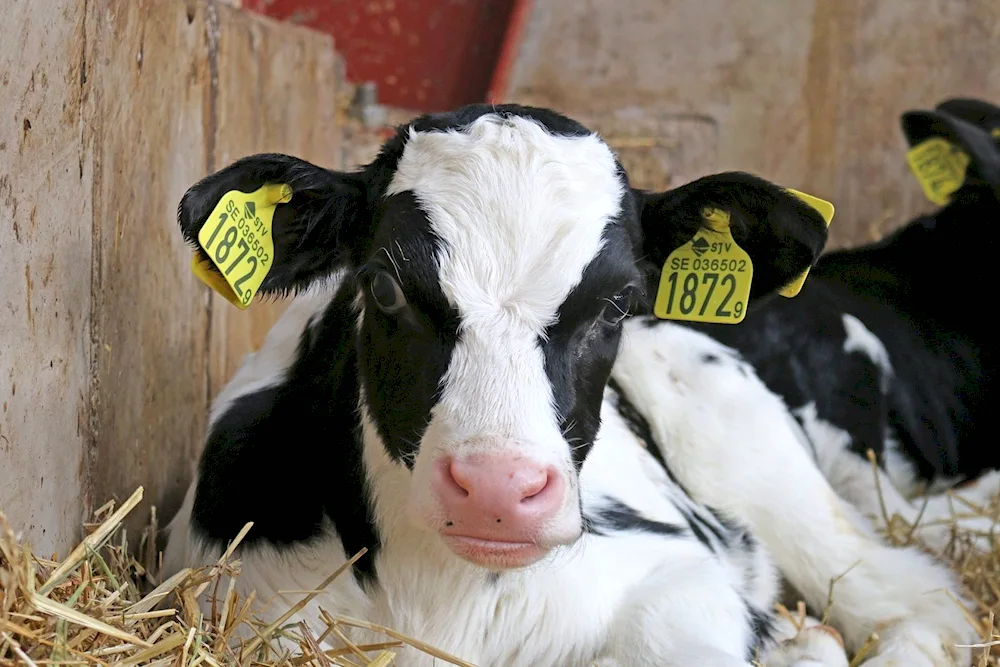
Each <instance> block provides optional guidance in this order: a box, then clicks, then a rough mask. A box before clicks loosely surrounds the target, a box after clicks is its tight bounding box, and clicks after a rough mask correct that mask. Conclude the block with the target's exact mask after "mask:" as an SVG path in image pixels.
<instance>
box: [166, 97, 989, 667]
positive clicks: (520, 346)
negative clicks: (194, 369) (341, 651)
mask: <svg viewBox="0 0 1000 667" xmlns="http://www.w3.org/2000/svg"><path fill="white" fill-rule="evenodd" d="M269 183H270V184H280V183H284V184H287V185H289V186H290V188H291V193H292V194H291V198H290V201H287V202H286V203H283V204H278V205H277V208H276V210H275V212H274V220H273V227H272V230H271V235H272V237H273V266H272V267H271V269H270V272H269V273H268V274H267V275H266V277H265V278H264V280H263V282H262V283H261V291H262V292H264V293H281V292H286V291H290V290H297V289H304V292H303V293H302V294H300V295H299V296H298V297H297V298H296V300H295V301H294V302H293V303H292V305H291V306H290V307H289V309H288V310H287V311H286V313H285V314H284V315H283V317H282V318H281V319H280V320H279V321H278V322H277V323H276V325H275V326H274V328H273V330H272V331H271V332H270V334H269V336H268V338H267V340H266V341H265V343H264V345H263V347H262V349H261V350H259V351H258V352H257V353H255V354H254V355H251V356H250V357H249V358H248V359H247V360H246V362H245V363H244V365H243V367H242V368H241V369H240V370H239V372H238V373H237V374H236V376H235V377H234V378H233V380H232V381H231V382H230V384H229V385H228V386H227V387H226V388H225V389H224V390H223V392H222V393H221V394H220V396H219V397H218V398H217V399H216V401H215V403H214V405H213V409H212V414H211V419H210V426H209V433H208V437H207V442H206V446H205V451H204V453H203V455H202V458H201V461H200V464H199V467H198V474H197V477H196V479H195V481H194V482H193V483H192V485H191V487H190V490H189V492H188V494H187V496H186V499H185V502H184V504H183V506H182V508H181V511H180V512H179V514H178V515H177V517H176V518H175V519H174V520H173V521H172V522H171V524H170V526H169V541H168V545H167V549H166V554H165V566H166V572H167V573H171V572H174V571H176V570H177V569H178V568H180V567H183V566H197V565H202V564H206V563H209V562H212V561H214V559H216V558H217V557H218V556H219V554H220V553H221V551H222V550H223V549H224V548H225V546H226V543H227V542H228V541H229V540H231V539H233V538H234V537H235V536H236V534H237V533H238V532H239V531H240V529H241V528H242V527H243V526H244V524H245V522H247V521H253V522H254V523H253V527H252V529H251V530H250V532H249V533H248V534H247V536H246V539H245V540H244V541H243V542H242V545H241V546H240V549H239V552H240V558H241V561H242V563H243V565H242V575H241V576H240V578H239V586H240V587H241V589H242V590H243V592H244V594H245V593H246V591H247V590H248V589H250V588H253V589H256V590H257V593H258V595H259V596H260V597H261V598H264V599H266V598H268V597H270V596H272V595H276V596H278V597H279V598H281V599H284V600H285V601H287V602H292V601H293V600H294V599H295V598H294V597H284V596H282V595H280V594H279V591H282V590H288V589H310V588H313V587H315V586H317V585H318V584H319V582H321V581H322V580H323V578H324V576H326V575H327V574H329V573H330V572H331V571H333V570H334V569H335V568H336V567H337V566H339V565H341V564H342V563H344V562H345V560H346V559H347V558H348V557H349V556H351V555H352V554H354V553H356V552H358V551H359V550H360V549H361V548H362V547H367V549H368V552H367V554H366V555H365V556H363V557H362V558H361V559H360V560H359V561H358V562H357V564H356V566H355V568H354V576H353V577H341V578H340V579H338V580H336V581H335V582H334V583H333V584H332V585H331V586H330V587H329V588H328V589H326V590H325V591H324V593H323V594H321V595H320V596H319V597H318V598H316V599H315V600H314V601H313V602H311V603H310V604H309V605H308V606H307V607H305V608H304V609H302V610H301V611H300V612H299V613H298V615H297V618H298V619H301V620H304V621H305V622H306V623H308V624H310V625H312V627H313V629H314V631H316V633H317V634H320V633H321V632H322V630H323V629H324V628H325V623H323V622H322V621H321V620H320V612H319V608H323V609H325V610H326V611H327V612H329V613H331V614H333V615H337V614H347V615H352V616H359V617H364V618H366V619H370V620H372V621H375V622H378V623H382V624H384V625H388V626H391V627H393V628H395V629H397V630H399V631H402V632H404V633H407V634H409V635H412V636H416V637H419V638H420V639H422V640H424V641H426V642H428V643H430V644H432V645H435V646H437V647H439V648H441V649H443V650H446V651H449V652H451V653H454V654H457V655H459V656H460V657H462V658H464V659H466V660H470V661H473V662H475V663H476V664H481V665H511V666H514V665H567V666H570V665H572V666H576V665H582V664H589V663H590V662H591V661H594V660H599V661H600V663H601V664H604V665H650V666H652V665H659V666H671V665H676V666H681V665H684V666H687V665H695V664H697V665H718V666H734V667H735V666H737V665H738V666H744V667H746V666H747V665H748V664H749V662H748V661H749V660H750V658H751V657H752V656H753V655H754V653H755V652H756V651H757V650H758V649H762V650H763V652H764V653H765V654H769V655H770V657H769V660H770V664H772V665H793V664H795V665H802V666H803V667H804V666H805V665H817V664H820V665H829V666H833V665H846V657H845V655H844V650H843V648H841V646H839V645H838V644H837V642H836V641H834V639H833V638H832V636H831V635H830V634H827V633H825V632H822V631H821V629H820V630H817V629H816V628H815V627H812V628H809V629H806V630H803V631H802V632H800V633H797V634H796V632H795V631H794V629H789V628H788V627H787V626H786V627H784V628H781V627H780V624H778V623H776V622H775V619H774V617H773V615H772V603H773V601H774V598H775V595H776V593H777V584H776V578H775V573H774V570H773V566H772V565H771V560H770V558H769V555H768V551H767V550H766V549H765V548H763V547H762V546H761V544H760V543H759V541H758V539H757V538H756V537H755V536H754V535H755V532H759V533H760V535H761V536H762V538H763V539H764V540H765V541H769V544H768V546H771V545H772V544H773V545H777V546H779V547H781V546H782V545H785V546H786V547H787V548H784V549H781V550H779V552H778V560H779V564H781V565H782V567H783V569H784V570H788V571H790V577H791V578H792V579H793V581H795V583H796V585H797V587H798V588H799V589H800V590H805V591H807V594H808V595H810V596H811V599H813V600H817V601H818V600H820V598H821V597H824V596H825V595H826V593H827V590H828V587H829V582H830V579H831V578H832V577H835V576H837V575H839V574H842V570H843V569H847V568H849V567H850V566H851V565H856V566H857V570H856V572H857V574H856V575H853V576H851V577H847V578H846V582H847V583H846V584H845V586H846V590H847V593H846V598H845V599H848V600H850V601H851V603H852V605H854V604H855V603H856V604H857V608H855V607H854V606H848V607H845V608H842V609H837V610H835V618H837V619H839V620H840V621H842V622H841V625H842V626H843V628H845V630H844V632H845V637H844V638H845V640H846V641H847V643H848V645H849V646H850V647H854V648H856V647H857V646H858V645H859V644H860V642H861V641H863V640H864V638H865V636H866V635H867V633H870V632H871V631H872V630H873V629H874V628H875V626H876V624H878V623H886V624H887V629H886V630H883V631H882V634H883V637H886V638H887V641H886V643H885V645H884V647H883V648H881V649H879V651H877V652H876V653H875V655H876V657H875V658H874V661H873V662H872V664H890V663H889V662H883V663H878V662H877V661H878V660H880V659H882V660H892V659H897V658H899V659H909V658H912V657H914V656H916V661H910V662H908V663H907V664H910V665H915V666H919V665H934V666H937V665H945V664H948V663H947V662H946V660H947V658H948V656H949V655H953V656H959V657H961V656H963V655H966V654H967V650H965V649H959V648H953V647H952V645H953V644H955V643H959V642H960V641H961V640H965V639H970V637H967V636H966V635H967V634H968V629H967V628H965V622H964V619H963V618H962V615H961V613H960V611H959V610H958V608H957V606H955V605H954V604H953V603H952V602H951V601H950V600H948V598H947V597H946V596H945V594H944V593H943V592H942V590H952V591H954V590H956V586H955V583H954V581H952V580H951V578H950V577H949V575H948V574H947V572H946V571H945V570H943V569H942V568H938V567H936V566H935V565H933V564H932V563H930V562H929V561H928V560H927V559H926V558H925V557H923V555H922V554H919V553H917V552H915V551H909V550H903V549H890V548H888V547H885V546H883V545H881V544H880V543H879V542H878V541H877V539H876V538H875V537H874V536H872V535H871V534H869V533H865V532H864V524H863V522H861V521H860V520H858V518H857V517H855V516H854V515H852V514H850V508H849V507H848V506H846V505H843V504H842V503H839V501H837V499H836V498H835V496H834V494H833V493H832V492H831V491H830V489H829V487H828V486H826V485H825V482H824V480H823V478H822V476H820V474H819V471H818V469H816V467H815V465H813V463H812V462H811V461H809V460H808V458H806V457H805V452H804V450H803V449H802V447H801V446H800V445H799V442H798V440H796V434H795V432H794V431H793V430H792V429H791V427H790V424H791V419H790V417H789V416H788V414H787V411H786V409H785V407H784V405H783V404H782V403H781V401H780V400H779V399H778V398H777V397H775V396H774V395H773V394H771V393H770V392H769V391H768V390H767V389H766V388H765V387H764V385H763V384H762V383H760V381H759V380H758V379H757V378H756V376H755V375H754V374H753V373H752V371H751V370H750V369H748V368H747V367H746V365H745V364H742V363H740V362H738V361H737V360H733V359H731V357H730V356H729V355H728V352H727V350H726V348H724V347H723V346H721V345H719V344H718V343H716V342H714V341H712V340H711V339H709V338H707V337H706V336H704V335H701V334H698V333H695V332H692V331H690V330H687V329H684V328H682V327H679V326H676V325H673V324H670V323H666V322H659V321H657V320H656V319H655V318H654V319H649V318H648V317H647V318H641V317H640V318H635V319H633V320H631V321H630V320H629V316H631V315H636V314H638V315H642V314H644V313H648V312H649V306H648V300H647V299H646V298H644V296H645V293H646V291H647V290H646V287H647V285H648V284H650V283H651V282H653V277H652V276H651V275H650V274H649V269H650V267H653V268H655V269H658V268H659V267H660V266H662V264H663V262H664V260H665V258H666V257H667V255H668V254H669V253H670V252H671V251H672V250H673V249H675V248H677V247H679V246H680V245H682V244H684V243H686V242H687V241H688V240H689V239H691V238H692V236H693V235H694V234H695V233H696V232H697V231H699V230H700V229H701V228H702V227H703V226H704V225H706V222H705V217H704V209H706V207H711V208H716V209H721V210H724V211H726V212H728V213H729V214H730V216H731V222H730V228H731V232H732V235H733V239H734V240H735V241H736V242H737V243H738V244H740V245H741V246H742V247H743V248H744V249H745V250H746V251H747V253H748V254H749V256H750V257H751V259H752V261H753V262H754V265H755V269H754V275H753V284H752V288H751V291H750V293H749V296H750V299H751V300H756V299H758V298H760V297H764V296H766V295H768V294H770V293H772V292H774V291H775V290H777V289H779V288H781V287H782V286H783V285H785V284H787V283H788V282H789V281H791V280H792V279H794V278H795V277H796V276H797V275H798V274H799V273H800V272H801V271H803V270H804V269H805V268H806V267H808V266H810V265H811V263H812V262H813V261H814V260H815V258H816V257H817V256H818V254H819V252H820V251H821V249H822V247H823V245H824V243H825V240H826V227H825V223H824V221H823V219H822V218H821V217H820V216H819V215H818V214H817V212H816V211H814V210H813V209H811V208H810V207H808V206H807V205H805V204H804V203H803V202H802V201H801V200H799V199H798V198H796V197H793V196H792V195H791V194H789V193H787V192H786V191H784V190H782V189H781V188H779V187H777V186H775V185H773V184H771V183H768V182H766V181H763V180H761V179H759V178H756V177H753V176H750V175H747V174H739V173H728V174H718V175H714V176H709V177H706V178H702V179H700V180H697V181H694V182H692V183H690V184H688V185H685V186H683V187H680V188H677V189H675V190H671V191H668V192H664V193H656V194H651V193H644V192H639V191H636V190H634V189H632V188H631V187H630V186H629V184H628V180H627V177H626V175H625V173H624V171H623V169H622V167H621V165H620V164H619V163H618V162H617V160H616V159H615V157H614V155H613V153H612V152H611V150H610V149H609V148H608V147H607V145H606V144H605V143H603V142H602V141H601V140H600V138H599V137H598V136H596V135H595V134H593V133H591V132H589V131H588V130H587V129H586V128H584V127H582V126H581V125H579V124H577V123H575V122H573V121H571V120H570V119H568V118H565V117H564V116H561V115H559V114H556V113H553V112H551V111H547V110H542V109H535V108H527V107H521V106H516V105H500V106H487V105H475V106H470V107H466V108H463V109H460V110H459V111H457V112H453V113H445V114H435V115H428V116H424V117H421V118H418V119H416V120H414V121H413V122H411V123H409V124H407V125H405V126H403V127H401V128H400V129H399V131H398V132H397V134H396V135H395V137H394V138H392V139H391V140H389V141H388V142H387V144H386V145H385V146H384V147H383V149H382V151H381V152H380V154H379V155H378V157H377V158H376V159H375V160H374V161H373V162H372V163H371V164H370V165H368V166H366V167H365V168H364V169H363V170H361V171H359V172H355V173H339V172H333V171H329V170H326V169H322V168H320V167H317V166H314V165H311V164H309V163H306V162H304V161H302V160H299V159H296V158H293V157H288V156H283V155H256V156H252V157H249V158H245V159H243V160H240V161H238V162H236V163H235V164H233V165H231V166H229V167H227V168H225V169H223V170H221V171H220V172H218V173H216V174H213V175H211V176H209V177H207V178H206V179H204V180H203V181H201V182H200V183H198V184H196V185H194V186H193V187H192V188H191V189H190V190H189V191H188V192H187V193H186V194H185V195H184V198H183V200H182V202H181V205H180V207H179V221H180V225H181V229H182V232H183V234H184V236H185V238H187V239H188V240H189V241H191V242H192V243H194V242H195V240H196V238H197V237H198V235H199V232H200V230H201V229H202V228H203V226H204V225H205V224H206V220H207V218H208V217H209V215H210V214H211V212H212V211H213V209H214V208H215V207H216V205H217V203H218V202H219V201H220V199H221V198H222V197H223V195H224V194H225V193H226V192H228V191H231V190H234V189H236V190H241V191H244V192H251V191H255V190H257V189H258V188H260V187H262V186H264V185H265V184H269ZM196 252H198V253H199V254H200V256H201V257H202V258H203V259H204V258H206V256H205V255H204V251H203V250H201V249H200V247H199V248H198V249H197V251H196ZM212 270H214V269H212ZM633 340H638V341H641V342H639V343H638V344H636V343H635V342H633ZM712 359H716V360H720V361H722V363H714V362H713V361H712ZM296 432H297V433H298V434H299V435H295V434H294V433H296ZM703 432H704V435H705V437H702V433H703ZM303 433H305V435H302V434H303ZM733 450H736V451H733ZM781 487H783V489H782V491H781V492H780V493H779V491H778V490H779V488H781ZM691 489H695V490H696V491H691ZM790 490H791V492H792V493H795V494H798V495H797V497H796V505H795V506H794V507H788V506H787V503H786V501H787V498H788V496H787V494H788V493H789V492H790ZM689 491H690V494H689ZM692 496H694V497H692ZM698 496H701V497H702V499H699V497H698ZM704 499H707V503H708V504H703V500H704ZM713 505H714V506H713ZM782 515H788V516H789V517H790V519H789V520H787V521H784V522H782V521H781V517H782ZM799 539H801V545H799V544H792V543H795V542H797V540H799ZM800 547H801V548H800ZM818 547H819V550H818V552H816V549H817V548H818ZM772 548H773V547H772ZM810 550H812V552H811V551H810ZM858 559H860V560H861V561H862V562H861V563H860V564H857V563H854V562H853V561H854V560H858ZM847 561H851V562H847ZM900 572H903V573H905V574H906V576H905V577H899V576H896V575H897V574H898V573H900ZM911 575H912V576H911ZM935 591H936V592H935ZM278 613H280V610H276V611H274V613H273V615H277V614H278ZM900 619H902V620H900ZM354 639H355V640H357V641H362V640H363V639H365V637H364V636H363V635H360V634H359V635H357V636H355V637H354ZM367 639H371V637H368V638H367ZM778 639H781V640H785V641H782V642H781V643H778V642H776V641H775V640H778ZM408 651H409V650H408V649H407V652H405V653H404V654H403V655H401V656H400V657H401V659H400V660H399V664H400V665H424V664H435V663H434V661H433V660H432V659H431V658H429V657H427V656H425V655H423V654H419V653H415V652H413V653H411V652H408ZM963 651H966V653H963ZM921 656H925V657H921ZM926 656H930V658H927V657H926ZM921 660H923V662H921Z"/></svg>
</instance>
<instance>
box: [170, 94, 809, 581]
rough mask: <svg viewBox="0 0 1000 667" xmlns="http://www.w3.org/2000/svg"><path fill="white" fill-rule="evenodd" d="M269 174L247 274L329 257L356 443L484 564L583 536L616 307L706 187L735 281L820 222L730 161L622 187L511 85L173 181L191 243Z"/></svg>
mask: <svg viewBox="0 0 1000 667" xmlns="http://www.w3.org/2000/svg"><path fill="white" fill-rule="evenodd" d="M266 183H287V184H289V185H290V186H291V188H292V191H293V196H292V198H291V200H290V201H289V202H287V203H284V204H279V205H278V207H277V210H276V212H275V216H274V221H273V232H272V233H273V239H274V244H275V250H274V261H273V267H272V268H271V270H270V273H269V274H268V275H267V277H266V279H265V280H264V282H263V284H262V287H261V291H262V292H263V293H275V292H278V293H281V292H286V291H292V290H295V289H298V288H302V287H306V286H308V285H310V284H312V283H314V282H315V281H317V280H321V279H324V278H326V277H328V276H330V275H331V274H334V273H340V272H343V273H342V275H345V276H346V278H345V279H344V282H343V283H342V285H343V287H341V289H347V290H350V293H351V294H352V295H353V297H354V304H355V311H354V312H353V313H352V314H351V318H350V319H349V320H348V321H345V322H343V326H344V327H351V328H352V329H353V332H354V333H353V336H354V348H355V353H356V357H357V362H358V369H359V375H360V377H359V383H360V392H361V401H360V413H361V420H362V425H363V430H364V432H365V434H366V437H365V438H364V441H365V444H364V446H365V448H366V453H365V460H366V462H367V465H368V466H369V468H372V467H373V465H377V466H382V467H383V468H385V467H388V469H390V470H391V471H392V473H391V474H392V475H393V476H394V477H393V479H395V480H397V481H395V482H393V485H394V490H393V492H394V493H401V494H402V497H404V498H405V500H406V506H407V517H408V520H409V521H411V522H412V523H414V524H416V525H417V526H419V527H420V528H423V529H428V530H431V531H434V532H436V533H438V534H439V535H440V536H441V538H442V539H443V540H444V542H445V543H446V544H447V545H448V546H449V547H450V548H451V550H452V551H453V552H455V553H456V554H458V555H459V556H461V557H463V558H465V559H466V560H468V561H471V562H473V563H477V564H479V565H482V566H485V567H488V568H491V569H504V568H512V567H519V566H524V565H527V564H529V563H531V562H534V561H535V560H537V559H539V558H541V557H543V556H544V555H545V554H546V553H547V552H548V551H550V550H551V549H553V548H555V547H557V546H560V545H567V544H570V543H572V542H574V541H575V540H576V539H577V538H578V537H579V536H580V534H581V532H582V518H581V513H580V495H579V488H578V474H579V470H580V466H581V465H582V463H583V461H584V459H585V458H586V456H587V453H588V451H589V449H590V447H591V444H592V443H593V442H594V439H595V437H596V436H597V432H598V429H599V426H600V417H599V414H600V406H601V401H602V396H603V391H604V387H605V385H606V383H607V381H608V377H609V374H610V372H611V367H612V364H613V362H614V360H615V356H616V354H617V352H618V347H619V343H620V341H621V337H622V324H623V321H624V319H625V318H626V317H627V316H628V315H630V314H633V313H636V312H648V310H649V309H648V306H647V304H648V303H649V302H650V301H651V299H647V297H651V294H650V293H649V287H650V286H651V285H655V284H656V279H657V272H658V270H659V268H660V266H661V265H662V263H663V261H664V260H665V258H666V256H667V255H668V254H669V253H670V252H671V251H672V250H673V249H675V248H677V247H678V246H680V245H682V244H683V243H685V242H687V241H688V240H689V239H690V238H691V237H692V236H693V235H694V233H695V232H696V231H697V230H698V229H699V228H700V227H701V226H702V225H703V224H704V223H703V216H702V209H703V208H705V207H707V206H712V207H717V208H722V209H725V210H727V211H729V212H730V214H731V216H732V223H731V227H732V233H733V236H734V238H735V239H736V241H737V242H738V243H739V244H740V245H741V246H742V247H743V248H744V249H745V250H746V251H747V252H748V253H749V254H750V256H751V258H752V260H753V261H754V264H755V266H754V282H753V289H752V292H751V299H753V298H756V297H760V296H764V295H767V294H769V293H772V292H774V291H776V290H778V289H780V288H781V287H782V286H784V285H785V284H787V283H788V282H790V281H791V280H792V279H793V278H795V277H796V276H797V275H798V274H799V273H800V272H801V271H802V270H803V269H805V268H806V267H807V266H810V265H811V264H812V263H813V261H814V260H815V259H816V257H817V256H818V254H819V252H820V251H821V250H822V248H823V245H824V244H825V242H826V234H827V231H826V225H825V224H824V222H823V219H822V218H821V217H820V215H819V214H818V213H817V212H815V211H814V210H813V209H811V208H809V207H808V206H806V205H805V204H803V203H802V202H801V201H800V200H799V199H797V198H795V197H793V196H792V195H791V194H788V193H787V192H785V191H784V190H783V189H781V188H779V187H777V186H775V185H773V184H770V183H768V182H766V181H762V180H760V179H758V178H755V177H752V176H749V175H747V174H739V173H727V174H719V175H715V176H709V177H706V178H703V179H700V180H697V181H694V182H692V183H690V184H688V185H686V186H683V187H681V188H678V189H675V190H672V191H669V192H663V193H647V192H639V191H636V190H634V189H633V188H631V187H630V185H629V183H628V180H627V177H626V175H625V173H624V171H623V170H622V168H621V166H620V164H619V163H618V162H617V160H616V158H615V156H614V154H613V153H612V151H611V150H610V149H609V148H608V146H607V145H606V144H605V143H604V142H602V141H601V139H600V138H599V137H598V136H597V135H595V134H593V133H591V132H589V131H588V130H587V129H585V128H584V127H582V126H581V125H579V124H577V123H575V122H573V121H571V120H570V119H568V118H565V117H563V116H561V115H558V114H556V113H553V112H551V111H547V110H543V109H535V108H527V107H521V106H515V105H500V106H487V105H474V106H470V107H465V108H463V109H460V110H459V111H457V112H452V113H447V114H437V115H430V116H425V117H421V118H419V119H416V120H415V121H413V122H411V123H409V124H408V125H405V126H403V127H401V128H400V129H399V131H398V132H397V134H396V136H395V137H394V138H392V139H391V140H389V141H388V142H387V143H386V145H385V146H383V148H382V151H381V152H380V154H379V155H378V157H377V158H376V159H375V160H374V161H373V162H372V163H371V164H369V165H368V166H366V167H365V168H363V169H362V170H359V171H357V172H351V173H343V172H337V171H331V170H328V169H323V168H321V167H318V166H315V165H313V164H309V163H307V162H305V161H303V160H300V159H297V158H294V157H289V156H286V155H276V154H262V155H254V156H251V157H247V158H244V159H242V160H240V161H238V162H236V163H234V164H232V165H230V166H228V167H226V168H225V169H222V170H221V171H219V172H217V173H215V174H213V175H211V176H209V177H207V178H205V179H204V180H202V181H201V182H199V183H197V184H196V185H194V186H193V187H192V188H191V189H190V190H189V191H188V192H187V193H186V194H185V195H184V197H183V199H182V201H181V204H180V207H179V220H180V225H181V228H182V230H183V233H184V235H185V237H186V238H187V239H188V241H190V242H191V243H192V244H196V238H197V235H198V232H199V230H200V229H201V227H202V225H203V224H205V221H206V218H207V217H208V215H209V214H210V212H211V211H212V209H213V208H214V207H215V205H216V204H217V203H218V201H219V199H220V198H221V197H222V196H223V195H224V193H226V192H227V191H229V190H233V189H238V190H241V191H244V192H251V191H254V190H256V189H258V188H259V187H261V186H262V185H264V184H266ZM195 247H197V246H195ZM372 443H375V444H374V445H373V444H372ZM373 448H374V449H376V450H378V451H376V452H372V451H367V450H371V449H373ZM373 457H374V458H373ZM373 462H374V464H373ZM368 474H369V475H371V474H372V472H371V470H369V473H368ZM399 480H404V481H399ZM372 486H373V490H374V493H375V494H376V495H377V494H378V493H379V492H380V490H379V482H378V481H377V480H375V481H373V483H372ZM400 487H405V488H402V489H400Z"/></svg>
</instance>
